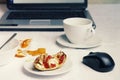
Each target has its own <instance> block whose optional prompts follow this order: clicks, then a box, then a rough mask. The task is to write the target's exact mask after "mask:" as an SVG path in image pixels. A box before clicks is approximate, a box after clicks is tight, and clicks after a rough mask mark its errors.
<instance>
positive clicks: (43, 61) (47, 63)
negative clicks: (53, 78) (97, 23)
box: [34, 51, 67, 71]
mask: <svg viewBox="0 0 120 80" xmlns="http://www.w3.org/2000/svg"><path fill="white" fill-rule="evenodd" d="M66 59H67V56H66V54H65V53H64V52H62V51H60V52H58V53H57V54H54V55H48V54H40V56H38V57H37V58H36V59H35V61H34V67H35V68H36V69H37V70H42V71H45V70H54V69H57V68H60V67H61V66H62V65H63V64H64V63H65V61H66Z"/></svg>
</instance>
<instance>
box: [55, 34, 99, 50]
mask: <svg viewBox="0 0 120 80" xmlns="http://www.w3.org/2000/svg"><path fill="white" fill-rule="evenodd" d="M56 41H57V42H58V43H59V44H61V45H63V46H66V47H71V48H94V47H97V46H100V45H101V39H99V38H98V37H97V36H94V37H92V38H91V39H89V40H87V41H85V42H84V43H81V44H73V43H71V42H70V41H69V40H68V39H67V37H66V36H65V34H63V35H61V36H59V37H58V38H57V40H56Z"/></svg>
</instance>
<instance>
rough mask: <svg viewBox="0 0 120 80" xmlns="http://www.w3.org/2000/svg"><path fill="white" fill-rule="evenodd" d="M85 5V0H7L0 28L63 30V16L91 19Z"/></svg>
mask: <svg viewBox="0 0 120 80" xmlns="http://www.w3.org/2000/svg"><path fill="white" fill-rule="evenodd" d="M87 6H88V1H87V0H7V8H8V11H7V12H6V13H5V14H4V15H3V16H2V18H1V19H0V30H10V31H13V30H14V31H46V30H48V31H63V27H62V25H63V22H62V21H63V19H65V18H70V17H82V18H89V19H91V20H93V19H92V17H91V15H90V13H89V11H88V10H87ZM33 25H34V27H33ZM93 27H94V28H95V27H96V25H95V23H94V21H93Z"/></svg>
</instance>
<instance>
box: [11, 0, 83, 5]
mask: <svg viewBox="0 0 120 80" xmlns="http://www.w3.org/2000/svg"><path fill="white" fill-rule="evenodd" d="M10 1H11V2H13V3H16V4H17V3H27V4H28V3H84V0H10Z"/></svg>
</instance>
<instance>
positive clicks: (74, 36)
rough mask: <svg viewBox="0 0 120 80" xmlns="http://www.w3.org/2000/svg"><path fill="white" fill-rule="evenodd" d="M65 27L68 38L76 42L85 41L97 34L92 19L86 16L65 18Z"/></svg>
mask: <svg viewBox="0 0 120 80" xmlns="http://www.w3.org/2000/svg"><path fill="white" fill-rule="evenodd" d="M63 27H64V31H65V34H66V36H67V38H68V39H69V41H70V42H72V43H74V44H81V43H84V42H85V41H86V40H88V39H90V38H92V37H93V36H94V34H95V30H94V29H93V27H92V21H91V20H90V19H86V18H79V17H74V18H67V19H64V20H63Z"/></svg>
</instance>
